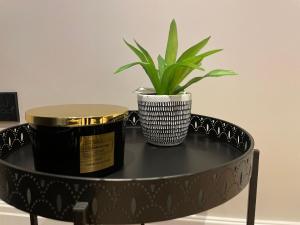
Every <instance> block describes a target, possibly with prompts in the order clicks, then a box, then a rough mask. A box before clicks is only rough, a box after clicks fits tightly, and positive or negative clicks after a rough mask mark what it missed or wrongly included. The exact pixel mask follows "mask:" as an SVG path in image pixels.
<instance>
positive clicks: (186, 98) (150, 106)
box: [138, 93, 192, 146]
mask: <svg viewBox="0 0 300 225" xmlns="http://www.w3.org/2000/svg"><path fill="white" fill-rule="evenodd" d="M191 106H192V96H191V94H190V93H181V94H178V95H156V94H143V93H138V110H139V118H140V122H141V127H142V132H143V135H144V137H145V139H146V140H147V142H149V143H151V144H154V145H158V146H174V145H179V144H180V143H182V142H183V141H184V139H185V137H186V135H187V132H188V128H189V124H190V119H191Z"/></svg>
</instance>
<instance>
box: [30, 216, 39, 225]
mask: <svg viewBox="0 0 300 225" xmlns="http://www.w3.org/2000/svg"><path fill="white" fill-rule="evenodd" d="M30 225H38V219H37V216H36V215H34V214H31V213H30Z"/></svg>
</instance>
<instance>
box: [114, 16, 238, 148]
mask: <svg viewBox="0 0 300 225" xmlns="http://www.w3.org/2000/svg"><path fill="white" fill-rule="evenodd" d="M209 39H210V37H208V38H205V39H203V40H201V41H200V42H198V43H197V44H195V45H193V46H192V47H190V48H189V49H187V50H186V51H185V52H183V53H182V54H181V55H180V56H179V57H177V49H178V39H177V26H176V22H175V20H172V22H171V24H170V30H169V36H168V42H167V48H166V53H165V58H163V57H162V56H161V55H159V56H158V57H157V66H156V65H155V63H154V61H153V59H152V57H151V56H150V54H149V53H148V51H147V50H146V49H145V48H143V47H142V46H141V45H140V44H139V43H138V42H137V41H135V44H136V46H137V47H135V46H133V45H131V44H130V43H128V42H127V41H126V40H124V42H125V44H126V45H127V46H128V47H129V48H130V49H131V50H132V51H133V52H134V53H135V54H136V55H137V57H138V58H139V60H140V61H137V62H132V63H130V64H127V65H124V66H122V67H120V68H118V69H117V70H116V71H115V74H116V73H119V72H121V71H123V70H126V69H128V68H130V67H132V66H136V65H139V66H141V67H142V68H143V69H144V71H145V72H146V74H147V75H148V77H149V79H150V81H151V83H152V85H153V88H140V89H138V91H137V92H138V111H139V118H140V122H141V126H142V131H143V135H144V136H145V138H146V140H147V141H148V142H149V143H151V144H154V145H159V146H172V145H178V144H180V143H182V142H183V140H184V138H185V137H186V135H187V132H188V127H189V124H190V117H191V103H192V99H191V94H190V93H188V92H186V91H185V89H186V88H187V87H189V86H190V85H192V84H194V83H196V82H198V81H200V80H202V79H203V78H206V77H221V76H227V75H236V73H235V72H234V71H232V70H223V69H216V70H212V71H210V72H208V73H204V75H202V76H197V77H194V78H192V79H190V80H189V81H187V82H186V83H185V84H182V83H183V81H184V80H185V79H186V78H187V76H188V75H189V74H190V73H191V72H192V71H194V70H199V71H202V72H203V71H204V68H203V67H202V62H203V59H205V58H206V57H207V56H210V55H212V54H215V53H217V52H220V51H221V50H222V49H215V50H210V51H207V52H204V53H199V52H200V50H201V49H203V47H204V46H205V45H206V44H207V42H208V41H209Z"/></svg>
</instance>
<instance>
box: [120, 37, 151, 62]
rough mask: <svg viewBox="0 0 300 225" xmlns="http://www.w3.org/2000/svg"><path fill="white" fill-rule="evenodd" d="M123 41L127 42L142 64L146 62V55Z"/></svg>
mask: <svg viewBox="0 0 300 225" xmlns="http://www.w3.org/2000/svg"><path fill="white" fill-rule="evenodd" d="M123 41H124V42H125V44H126V45H127V46H128V47H129V48H130V49H131V50H132V51H133V52H134V53H135V54H136V55H137V57H139V59H140V60H141V61H142V62H146V61H147V60H146V57H145V56H144V54H143V53H142V52H141V51H140V50H138V49H137V48H136V47H134V46H133V45H131V44H130V43H128V42H127V41H126V40H125V39H123Z"/></svg>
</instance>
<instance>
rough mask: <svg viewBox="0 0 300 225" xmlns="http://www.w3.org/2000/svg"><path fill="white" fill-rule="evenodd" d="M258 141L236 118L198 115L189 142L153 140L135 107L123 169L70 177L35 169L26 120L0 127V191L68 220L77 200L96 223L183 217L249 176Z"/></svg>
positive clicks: (222, 197) (24, 206) (231, 192)
mask: <svg viewBox="0 0 300 225" xmlns="http://www.w3.org/2000/svg"><path fill="white" fill-rule="evenodd" d="M1 137H2V138H1ZM253 144H254V142H253V139H252V137H251V136H250V134H248V133H247V132H246V131H245V130H243V129H242V128H240V127H238V126H236V125H234V124H231V123H228V122H225V121H223V120H219V119H215V118H210V117H205V116H201V115H193V116H192V119H191V124H190V129H189V133H188V136H187V138H186V140H185V141H184V143H182V144H181V145H179V146H174V147H158V146H153V145H150V144H147V143H145V140H144V138H143V135H142V131H141V128H140V125H139V120H138V114H137V113H136V112H135V111H131V112H130V114H129V118H128V121H127V128H126V141H125V159H124V167H123V169H121V170H120V171H118V172H116V173H113V174H111V175H109V176H106V177H104V178H84V177H71V176H63V175H56V174H48V173H43V172H39V171H36V170H35V168H34V164H33V155H32V148H31V143H30V140H29V133H28V126H27V125H26V124H25V125H21V126H17V127H14V128H9V129H7V130H4V131H2V132H0V154H1V158H2V160H0V171H1V174H0V198H2V199H3V200H4V201H6V202H8V203H9V204H11V205H13V206H15V207H17V208H19V209H21V210H24V211H27V212H31V213H35V214H38V215H42V216H45V217H48V218H53V219H59V220H64V221H72V219H73V214H72V207H73V206H74V205H75V203H76V202H78V201H86V202H88V203H89V205H90V207H89V211H88V221H89V222H91V223H95V222H97V223H119V224H121V223H142V222H143V223H145V222H154V221H161V220H167V219H173V218H178V217H183V216H187V215H190V214H194V213H197V212H200V211H204V210H207V209H209V208H212V207H214V206H216V205H219V204H221V203H223V202H225V201H227V200H228V199H230V198H232V197H234V196H235V195H236V194H238V193H239V192H240V191H241V190H242V189H243V188H244V187H245V186H246V185H247V184H248V182H249V179H250V176H251V172H250V171H251V166H252V150H253ZM104 203H105V204H104ZM114 215H118V216H114Z"/></svg>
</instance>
